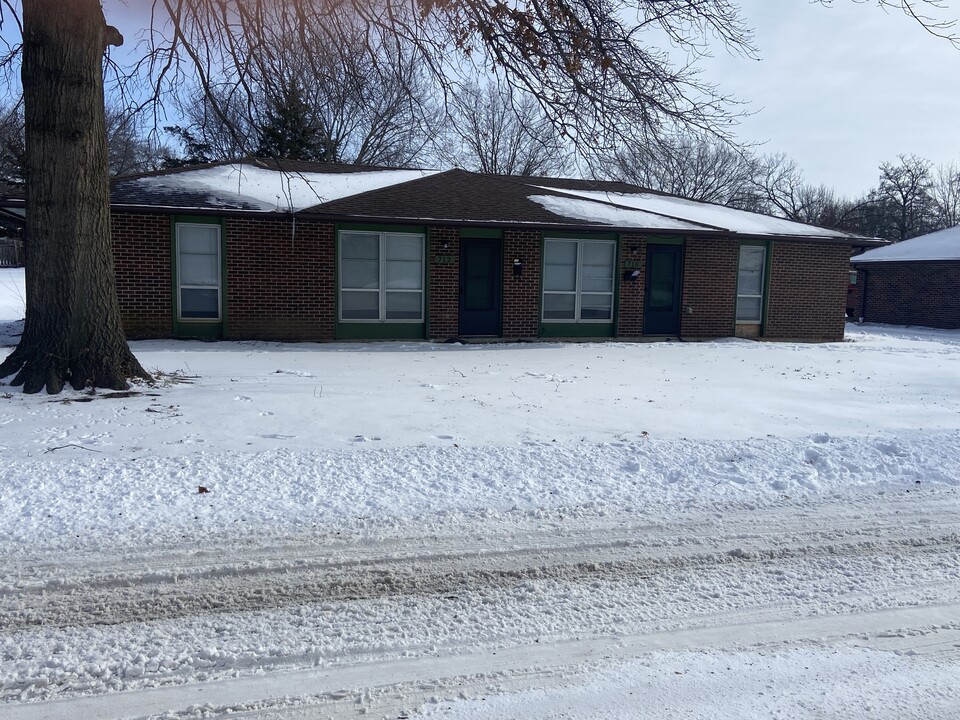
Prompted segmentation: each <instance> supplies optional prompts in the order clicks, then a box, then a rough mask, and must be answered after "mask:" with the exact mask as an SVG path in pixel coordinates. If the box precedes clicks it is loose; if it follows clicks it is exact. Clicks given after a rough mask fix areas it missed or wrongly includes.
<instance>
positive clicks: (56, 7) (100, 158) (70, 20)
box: [0, 0, 149, 393]
mask: <svg viewBox="0 0 960 720" xmlns="http://www.w3.org/2000/svg"><path fill="white" fill-rule="evenodd" d="M120 42H122V38H120V35H119V33H117V31H116V30H115V29H114V28H109V27H107V25H106V23H105V21H104V17H103V11H102V10H101V8H100V0H23V69H22V77H23V101H24V113H25V121H26V123H25V124H26V157H27V186H26V190H27V233H28V235H27V263H26V286H27V314H26V322H25V324H24V329H23V336H22V337H21V339H20V344H19V346H18V347H17V349H16V350H14V352H13V354H11V355H10V356H9V357H8V358H7V359H6V360H5V361H4V362H3V363H2V364H0V377H6V376H8V375H12V374H13V373H17V375H16V377H15V378H14V380H13V384H14V385H23V389H24V392H28V393H35V392H39V391H40V390H42V389H43V388H44V387H46V389H47V392H49V393H57V392H60V390H61V389H62V388H63V385H64V383H66V382H69V383H70V384H71V385H73V387H74V388H76V389H78V390H79V389H81V388H84V387H103V388H113V389H117V390H120V389H126V388H127V387H128V385H127V379H128V378H131V377H140V378H148V377H149V376H148V375H147V373H146V372H144V370H143V368H142V367H141V366H140V363H139V362H137V359H136V358H135V357H134V356H133V354H132V353H131V352H130V348H129V346H128V345H127V340H126V337H125V336H124V333H123V327H122V325H121V322H120V307H119V304H118V303H117V293H116V281H115V277H114V267H113V250H112V247H111V243H110V194H109V183H108V179H107V178H108V175H107V172H108V171H107V141H106V124H105V120H104V103H103V53H104V50H105V49H106V47H107V45H108V44H119V43H120Z"/></svg>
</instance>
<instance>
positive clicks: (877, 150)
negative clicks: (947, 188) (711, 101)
mask: <svg viewBox="0 0 960 720" xmlns="http://www.w3.org/2000/svg"><path fill="white" fill-rule="evenodd" d="M946 2H947V3H948V4H949V5H952V9H951V10H950V11H949V12H950V13H952V14H954V15H960V0H946ZM127 4H128V6H129V7H127V8H126V9H124V7H123V0H108V1H107V2H106V3H105V5H106V7H105V10H106V15H107V19H108V21H109V22H112V23H114V24H116V25H118V26H119V27H120V29H121V31H123V32H124V34H125V35H126V38H127V43H126V44H125V50H130V49H133V48H134V47H135V45H136V30H137V26H139V25H142V24H144V22H145V19H144V17H143V13H144V11H143V8H144V6H145V5H146V3H145V2H143V0H128V3H127ZM740 5H741V6H742V8H743V16H744V18H745V20H746V22H747V23H748V24H749V25H751V26H752V27H753V28H754V29H755V43H756V45H757V47H758V49H759V55H760V59H759V61H758V60H750V59H746V58H742V57H739V56H730V55H729V54H727V53H726V52H724V51H723V50H719V49H718V50H717V51H716V52H715V56H714V58H712V59H711V60H709V61H707V62H706V63H705V66H704V71H705V75H706V77H707V78H708V79H710V80H711V81H713V82H715V83H716V84H718V85H719V86H720V88H721V89H722V91H724V92H726V93H729V94H733V95H736V96H737V97H739V98H740V99H742V100H744V101H746V102H748V103H749V105H748V107H749V109H750V110H752V111H753V113H754V114H753V115H752V116H750V117H747V118H745V119H744V120H743V121H742V124H741V126H740V128H739V132H738V134H739V136H740V138H741V139H742V140H744V141H747V142H764V143H765V144H764V145H763V148H762V150H763V151H764V152H783V153H786V154H787V155H789V156H790V157H792V158H793V159H794V160H796V161H797V163H798V165H799V166H800V167H801V168H802V169H803V171H804V173H805V175H806V178H807V180H808V181H810V182H812V183H824V184H826V185H828V186H831V187H833V188H835V189H836V190H837V191H838V192H840V193H841V194H845V195H851V196H852V195H859V194H861V193H864V192H866V191H867V190H869V189H870V188H871V187H873V186H874V185H875V184H876V181H877V176H878V166H879V165H880V163H881V162H883V161H885V160H895V159H896V156H897V155H898V154H910V153H913V154H916V155H920V156H922V157H925V158H927V159H929V160H931V161H933V162H935V163H946V162H951V161H954V162H958V163H960V132H958V130H960V50H958V49H957V48H954V47H953V46H952V45H951V44H950V43H948V42H946V41H945V40H942V39H939V38H936V37H933V36H931V35H930V34H928V33H927V32H925V31H924V30H923V28H922V27H920V26H919V25H918V24H917V23H916V22H915V21H913V20H911V19H910V18H907V17H906V16H904V15H903V14H901V13H899V12H897V13H894V12H891V13H885V12H884V11H883V10H881V9H878V8H877V7H876V6H875V3H873V2H872V0H871V1H870V2H866V3H864V4H858V3H856V2H854V1H853V0H835V5H834V6H833V7H823V6H822V5H819V4H816V3H811V2H810V0H740ZM958 31H960V29H958Z"/></svg>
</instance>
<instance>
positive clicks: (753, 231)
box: [531, 185, 852, 239]
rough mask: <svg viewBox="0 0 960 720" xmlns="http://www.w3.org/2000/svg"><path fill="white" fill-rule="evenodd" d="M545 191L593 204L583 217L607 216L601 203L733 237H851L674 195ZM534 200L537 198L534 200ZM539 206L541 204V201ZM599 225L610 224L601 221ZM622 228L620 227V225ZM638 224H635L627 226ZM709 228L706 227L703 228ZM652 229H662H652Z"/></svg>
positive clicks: (553, 188)
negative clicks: (737, 235)
mask: <svg viewBox="0 0 960 720" xmlns="http://www.w3.org/2000/svg"><path fill="white" fill-rule="evenodd" d="M539 187H542V188H543V189H545V190H551V191H553V192H557V193H563V194H565V195H573V196H576V197H579V198H583V199H584V200H588V201H591V202H592V203H593V204H594V205H595V206H596V209H595V210H591V209H590V207H589V206H586V205H584V206H578V208H577V210H578V212H581V213H588V212H592V213H599V214H605V213H607V211H606V210H603V209H601V206H600V205H599V203H605V204H608V205H609V204H611V203H612V204H614V205H619V206H621V207H627V208H633V209H635V210H640V211H643V212H645V213H656V214H658V215H659V216H661V221H666V220H667V219H669V218H676V219H677V220H680V221H686V222H689V223H696V224H697V225H699V226H700V227H699V228H698V229H700V230H704V229H709V230H725V231H727V232H730V233H738V234H741V235H780V236H791V237H824V238H844V239H846V238H850V237H852V236H851V235H850V234H849V233H845V232H841V231H839V230H828V229H826V228H820V227H815V226H813V225H805V224H803V223H798V222H793V221H792V220H784V219H783V218H776V217H770V216H768V215H761V214H759V213H753V212H748V211H746V210H737V209H735V208H729V207H725V206H723V205H714V204H712V203H707V202H698V201H696V200H686V199H684V198H679V197H674V196H671V195H661V194H659V193H653V192H646V193H645V192H636V193H622V192H608V191H604V190H567V189H564V188H557V187H547V186H543V185H540V186H539ZM531 199H534V198H531ZM538 202H539V200H538ZM662 216H666V217H662ZM575 217H578V218H581V219H594V218H595V216H594V215H586V214H583V215H576V216H575ZM600 222H607V221H606V220H600ZM617 224H619V223H617ZM625 224H635V222H631V223H625ZM641 226H642V225H641ZM704 226H706V227H704ZM649 227H659V226H656V225H651V226H649Z"/></svg>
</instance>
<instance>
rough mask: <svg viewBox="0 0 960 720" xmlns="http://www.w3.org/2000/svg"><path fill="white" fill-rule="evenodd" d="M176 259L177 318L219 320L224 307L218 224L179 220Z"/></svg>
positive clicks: (192, 320) (200, 320)
mask: <svg viewBox="0 0 960 720" xmlns="http://www.w3.org/2000/svg"><path fill="white" fill-rule="evenodd" d="M176 258H177V314H178V318H177V319H178V320H181V321H187V322H204V321H207V322H219V321H220V320H221V317H222V310H223V299H222V290H223V283H222V278H221V272H220V269H221V259H220V225H219V223H218V224H215V225H214V224H209V225H208V224H203V223H187V222H179V223H177V224H176Z"/></svg>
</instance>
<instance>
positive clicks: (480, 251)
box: [460, 238, 502, 336]
mask: <svg viewBox="0 0 960 720" xmlns="http://www.w3.org/2000/svg"><path fill="white" fill-rule="evenodd" d="M501 271H502V262H501V250H500V241H499V240H492V239H487V238H482V239H481V238H462V239H461V240H460V335H463V336H471V335H472V336H483V335H485V336H499V335H500V287H501Z"/></svg>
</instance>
